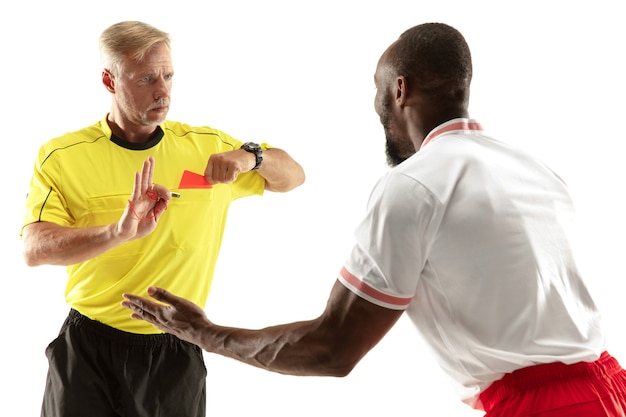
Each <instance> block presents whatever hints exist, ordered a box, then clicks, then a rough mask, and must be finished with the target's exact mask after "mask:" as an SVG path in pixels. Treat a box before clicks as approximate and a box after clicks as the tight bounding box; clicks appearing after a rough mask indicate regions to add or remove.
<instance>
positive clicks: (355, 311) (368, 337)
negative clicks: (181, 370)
mask: <svg viewBox="0 0 626 417" xmlns="http://www.w3.org/2000/svg"><path fill="white" fill-rule="evenodd" d="M148 294H149V295H150V296H151V297H152V298H154V299H155V300H158V301H160V303H156V302H154V301H152V300H150V299H148V298H144V297H140V296H137V295H132V294H124V301H123V302H122V306H123V307H126V308H129V309H131V310H132V313H131V317H132V318H133V319H142V320H145V321H147V322H149V323H152V324H153V325H154V326H155V327H157V328H158V329H160V330H162V331H164V332H167V333H171V334H173V335H176V336H178V337H179V338H181V339H183V340H186V341H188V342H191V343H194V344H196V345H198V346H200V347H201V348H202V349H204V350H205V351H207V352H210V353H216V354H219V355H222V356H226V357H229V358H232V359H235V360H238V361H240V362H244V363H247V364H249V365H252V366H256V367H258V368H262V369H265V370H268V371H272V372H278V373H282V374H288V375H300V376H305V375H309V376H336V377H342V376H346V375H348V374H349V373H350V372H351V371H352V369H353V368H354V367H355V366H356V365H357V363H358V362H359V361H360V360H361V359H362V358H363V357H364V356H365V355H366V354H367V352H369V351H370V350H371V349H372V348H373V347H374V346H375V345H376V344H377V343H378V342H379V341H380V340H381V339H382V338H383V337H384V336H385V334H387V332H388V331H389V329H391V327H392V326H393V325H394V324H395V323H396V321H397V320H398V319H399V318H400V316H401V315H402V312H403V311H402V310H391V309H387V308H383V307H379V306H377V305H375V304H372V303H370V302H368V301H366V300H365V299H363V298H360V297H359V296H357V295H355V294H354V293H353V292H351V291H350V290H348V289H347V288H346V287H345V286H344V285H343V284H341V283H340V282H339V281H336V282H335V285H334V286H333V289H332V291H331V293H330V296H329V299H328V303H327V305H326V309H325V310H324V312H323V313H322V315H320V316H319V317H318V318H316V319H314V320H308V321H301V322H294V323H289V324H282V325H278V326H272V327H267V328H264V329H260V330H252V329H241V328H233V327H225V326H219V325H217V324H214V323H212V322H211V321H210V320H209V319H208V318H207V317H206V315H205V313H204V310H202V309H201V308H200V307H198V306H197V305H195V304H193V303H191V302H190V301H188V300H186V299H183V298H180V297H177V296H175V295H173V294H170V293H169V292H167V291H166V290H164V289H162V288H156V287H150V288H148ZM162 303H165V304H162Z"/></svg>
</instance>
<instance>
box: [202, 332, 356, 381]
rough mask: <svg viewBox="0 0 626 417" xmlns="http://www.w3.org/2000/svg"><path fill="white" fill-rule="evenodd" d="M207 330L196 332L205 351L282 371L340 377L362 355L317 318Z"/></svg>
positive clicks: (349, 369) (293, 373)
mask: <svg viewBox="0 0 626 417" xmlns="http://www.w3.org/2000/svg"><path fill="white" fill-rule="evenodd" d="M206 330H208V329H206V328H205V331H200V332H198V333H197V335H198V345H199V346H201V347H202V348H203V349H204V350H206V351H207V352H211V353H216V354H219V355H223V356H226V357H230V358H232V359H235V360H238V361H240V362H244V363H247V364H249V365H253V366H256V367H258V368H262V369H265V370H268V371H272V372H278V373H281V374H288V375H298V376H335V377H343V376H346V375H348V374H349V373H350V371H351V370H352V369H353V368H354V366H355V365H356V364H357V362H358V360H359V359H360V358H361V355H358V356H357V357H355V355H354V353H355V352H350V351H349V350H348V349H349V346H350V343H348V342H349V341H347V340H344V339H343V338H342V337H337V336H336V335H335V336H334V337H332V336H331V334H330V333H328V332H326V331H324V330H322V327H320V324H319V323H318V322H317V321H307V322H297V323H291V324H286V325H281V326H274V327H270V328H266V329H262V330H245V329H237V328H231V327H220V326H216V325H211V326H210V331H206Z"/></svg>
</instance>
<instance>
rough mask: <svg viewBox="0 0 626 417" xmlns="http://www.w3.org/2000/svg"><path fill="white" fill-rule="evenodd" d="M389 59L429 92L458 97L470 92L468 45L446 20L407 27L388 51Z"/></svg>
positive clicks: (415, 85)
mask: <svg viewBox="0 0 626 417" xmlns="http://www.w3.org/2000/svg"><path fill="white" fill-rule="evenodd" d="M388 62H389V64H391V66H392V67H393V68H394V69H395V71H396V72H397V75H401V76H404V77H405V78H406V79H407V81H408V82H409V84H410V85H412V87H413V88H417V89H418V90H419V91H420V92H422V93H425V94H427V95H433V96H441V95H442V94H444V95H448V96H449V95H450V94H452V95H454V96H457V97H458V95H459V94H461V93H463V95H467V94H468V92H469V86H470V82H471V80H472V56H471V53H470V49H469V46H468V45H467V42H466V41H465V38H464V37H463V35H462V34H461V33H460V32H459V31H458V30H456V29H455V28H453V27H451V26H449V25H446V24H444V23H424V24H421V25H417V26H414V27H412V28H410V29H408V30H406V31H405V32H404V33H402V35H400V37H399V38H398V40H397V41H396V42H395V44H394V46H393V47H392V48H391V50H390V51H389V61H388ZM465 98H467V97H465Z"/></svg>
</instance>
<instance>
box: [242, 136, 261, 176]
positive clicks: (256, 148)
mask: <svg viewBox="0 0 626 417" xmlns="http://www.w3.org/2000/svg"><path fill="white" fill-rule="evenodd" d="M241 149H243V150H244V151H246V152H250V153H253V154H254V156H255V157H256V164H255V165H254V168H252V171H254V170H255V169H259V167H260V166H261V162H263V149H262V148H261V145H259V144H258V143H254V142H246V143H244V144H243V145H241Z"/></svg>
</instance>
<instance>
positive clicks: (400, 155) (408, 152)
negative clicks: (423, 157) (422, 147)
mask: <svg viewBox="0 0 626 417" xmlns="http://www.w3.org/2000/svg"><path fill="white" fill-rule="evenodd" d="M389 101H390V96H387V97H385V99H384V100H383V105H382V109H381V114H380V122H381V123H382V125H383V130H384V132H385V139H386V142H385V154H386V156H387V165H389V166H390V167H395V166H397V165H400V164H401V163H402V162H404V161H405V160H407V159H408V158H409V157H411V156H412V155H413V154H414V153H415V148H414V146H413V143H412V141H411V140H410V139H409V138H400V137H397V136H395V135H394V134H392V133H391V111H390V110H389V108H390V107H391V106H390V103H389Z"/></svg>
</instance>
